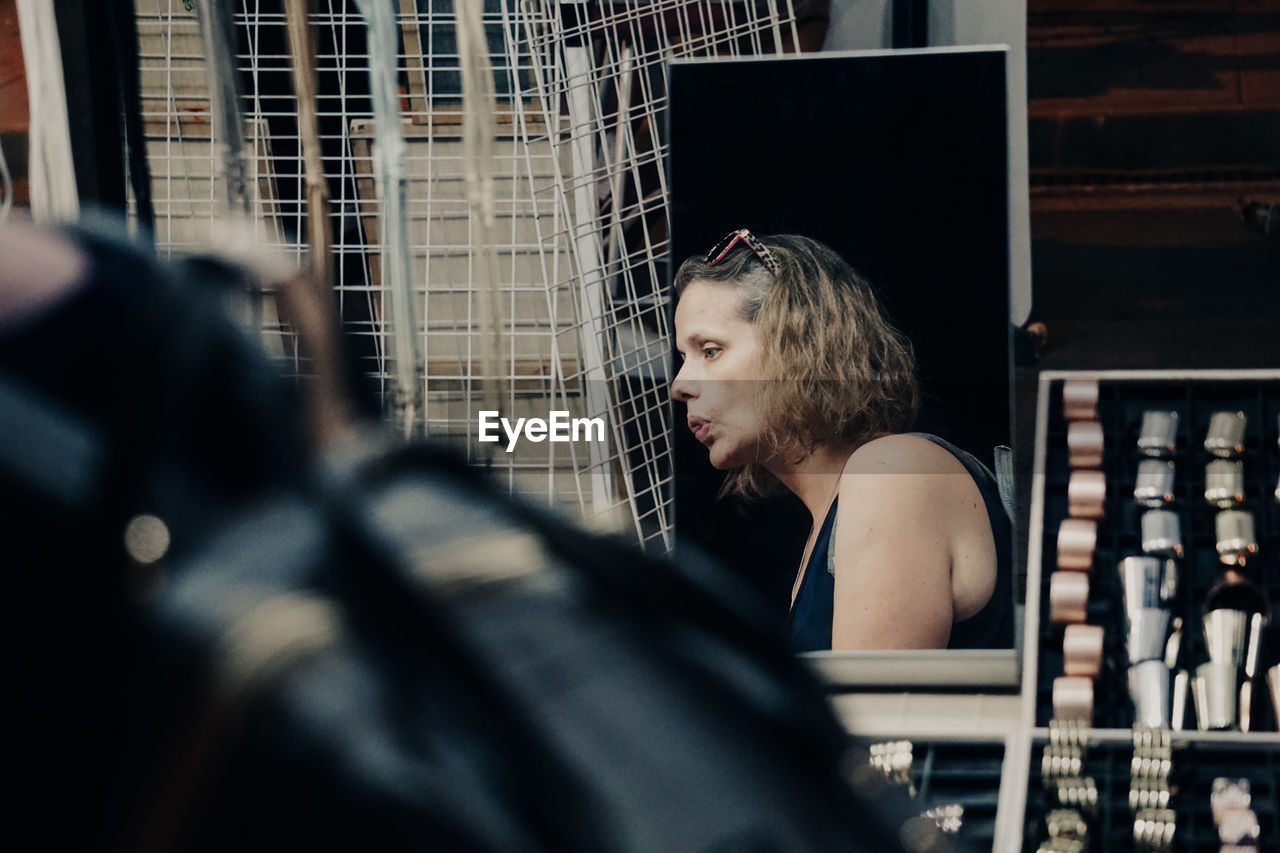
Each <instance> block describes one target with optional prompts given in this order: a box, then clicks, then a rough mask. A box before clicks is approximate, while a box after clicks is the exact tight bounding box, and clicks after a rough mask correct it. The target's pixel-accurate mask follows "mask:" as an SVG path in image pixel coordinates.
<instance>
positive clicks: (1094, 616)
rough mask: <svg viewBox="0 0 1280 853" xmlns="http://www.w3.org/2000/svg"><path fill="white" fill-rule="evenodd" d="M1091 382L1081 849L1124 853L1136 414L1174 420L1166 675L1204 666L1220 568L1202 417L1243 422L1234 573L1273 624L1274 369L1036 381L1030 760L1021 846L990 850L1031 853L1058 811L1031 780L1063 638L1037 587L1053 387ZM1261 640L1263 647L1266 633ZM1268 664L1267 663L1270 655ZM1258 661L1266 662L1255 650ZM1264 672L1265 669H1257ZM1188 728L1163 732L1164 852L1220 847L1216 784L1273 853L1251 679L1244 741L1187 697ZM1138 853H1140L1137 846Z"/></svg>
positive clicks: (1062, 441)
mask: <svg viewBox="0 0 1280 853" xmlns="http://www.w3.org/2000/svg"><path fill="white" fill-rule="evenodd" d="M1090 379H1096V380H1097V381H1098V387H1099V396H1098V412H1097V417H1098V420H1099V421H1100V423H1101V425H1102V428H1103V434H1104V453H1103V463H1102V471H1103V473H1104V475H1105V478H1106V486H1107V492H1106V500H1105V510H1104V515H1103V517H1102V518H1101V519H1099V520H1098V523H1097V530H1098V537H1097V544H1096V548H1095V552H1094V557H1093V566H1092V569H1091V570H1090V571H1089V602H1088V607H1087V614H1088V615H1087V620H1086V621H1087V622H1088V623H1089V624H1091V625H1099V626H1102V628H1103V629H1104V632H1105V634H1104V637H1105V639H1104V649H1103V661H1102V667H1101V671H1100V672H1099V673H1098V675H1097V676H1096V677H1095V678H1094V679H1093V715H1092V722H1091V724H1090V725H1089V726H1088V727H1086V731H1085V735H1086V741H1087V747H1086V749H1085V752H1084V759H1083V766H1082V768H1081V775H1082V776H1085V777H1090V778H1091V779H1092V780H1093V782H1094V783H1096V789H1097V805H1096V809H1093V810H1092V811H1091V810H1089V809H1087V808H1085V809H1083V812H1084V817H1085V818H1086V823H1087V825H1088V828H1089V841H1088V844H1087V846H1085V847H1084V849H1085V850H1089V851H1094V853H1107V851H1130V850H1134V849H1136V845H1135V840H1134V817H1135V815H1134V811H1133V809H1132V807H1131V804H1130V800H1129V796H1130V788H1131V786H1132V784H1133V779H1132V776H1131V773H1132V765H1131V761H1132V759H1133V756H1134V739H1133V730H1132V726H1133V724H1134V711H1133V706H1132V703H1131V701H1130V698H1129V692H1128V670H1127V668H1128V655H1127V653H1126V650H1125V631H1126V624H1125V623H1126V617H1125V612H1124V603H1123V596H1122V589H1121V583H1120V576H1119V571H1118V565H1119V563H1120V561H1121V560H1122V559H1123V558H1125V557H1129V556H1138V555H1141V554H1142V542H1141V530H1140V517H1141V514H1142V513H1143V512H1144V511H1145V510H1146V509H1147V508H1146V507H1143V506H1140V505H1139V504H1138V503H1137V502H1136V501H1135V499H1134V494H1133V492H1134V484H1135V481H1136V478H1137V468H1138V463H1139V462H1140V461H1141V460H1142V459H1143V458H1145V457H1144V456H1143V455H1142V454H1141V453H1140V451H1139V449H1138V444H1137V442H1138V436H1139V434H1140V431H1141V425H1142V419H1143V414H1144V412H1146V411H1147V410H1164V411H1172V412H1177V414H1178V428H1177V438H1176V449H1175V453H1174V456H1173V457H1172V460H1173V462H1174V464H1175V466H1176V470H1175V476H1174V495H1175V499H1174V501H1173V502H1172V503H1171V504H1170V505H1168V506H1167V507H1165V508H1166V509H1169V510H1172V511H1173V512H1175V513H1176V514H1177V515H1178V517H1179V520H1180V524H1181V533H1182V540H1183V544H1184V549H1185V550H1184V556H1183V558H1182V559H1181V560H1180V561H1179V569H1180V572H1179V574H1180V577H1179V585H1178V590H1177V593H1176V595H1175V596H1174V599H1173V600H1172V601H1171V602H1169V603H1168V607H1169V609H1170V611H1171V616H1172V617H1176V618H1180V619H1181V621H1182V632H1181V635H1182V643H1181V651H1180V653H1179V656H1178V666H1179V668H1182V667H1186V668H1188V669H1194V665H1195V664H1196V663H1199V662H1201V661H1203V660H1204V659H1205V658H1206V656H1207V655H1206V649H1205V640H1204V634H1203V627H1202V625H1203V623H1202V621H1201V616H1202V608H1203V604H1204V602H1205V599H1206V596H1207V595H1208V594H1209V591H1210V590H1211V589H1213V588H1214V586H1215V585H1216V584H1217V583H1218V582H1219V581H1220V580H1221V579H1222V577H1223V573H1224V571H1226V570H1227V569H1230V568H1232V567H1231V566H1229V565H1226V564H1224V563H1222V562H1221V561H1220V559H1219V557H1218V553H1217V549H1216V544H1217V534H1216V531H1215V518H1216V515H1217V513H1218V511H1219V510H1218V508H1216V507H1214V506H1212V505H1211V504H1209V503H1208V502H1207V501H1206V499H1205V496H1204V491H1205V466H1206V464H1207V463H1208V462H1209V461H1210V460H1211V459H1212V458H1214V457H1213V456H1212V455H1211V454H1210V453H1208V452H1207V451H1206V450H1205V448H1204V438H1205V435H1206V433H1207V432H1208V429H1209V421H1210V418H1211V417H1212V415H1213V414H1214V413H1215V412H1218V411H1240V412H1243V413H1244V415H1245V418H1246V434H1245V439H1244V449H1243V453H1242V454H1241V457H1240V458H1241V460H1242V461H1243V464H1244V492H1245V501H1244V505H1243V506H1242V507H1241V508H1242V509H1246V510H1248V511H1249V512H1251V513H1252V515H1253V519H1254V527H1255V530H1254V533H1255V540H1256V542H1257V544H1258V552H1257V554H1255V555H1253V556H1252V557H1251V558H1250V559H1249V560H1248V561H1247V565H1246V566H1245V567H1244V568H1243V569H1240V573H1241V574H1242V575H1243V576H1244V577H1245V578H1247V579H1248V580H1249V581H1250V582H1251V583H1252V584H1254V585H1256V587H1257V588H1258V589H1259V590H1260V591H1261V593H1262V595H1263V596H1264V597H1265V599H1266V602H1267V605H1268V606H1269V608H1270V611H1271V615H1272V625H1273V628H1272V630H1273V631H1274V626H1275V624H1276V623H1277V622H1280V504H1277V501H1276V488H1277V479H1278V478H1280V448H1278V447H1277V440H1278V439H1280V436H1278V435H1277V419H1278V418H1280V370H1276V371H1248V372H1246V371H1238V372H1233V371H1215V372H1213V373H1212V374H1209V373H1197V372H1184V373H1174V372H1171V371H1159V372H1155V371H1152V372H1129V373H1120V372H1103V373H1085V372H1080V373H1053V374H1048V375H1045V376H1042V377H1041V386H1040V393H1041V395H1042V399H1041V406H1040V413H1041V418H1042V420H1041V423H1040V424H1038V426H1037V441H1038V443H1039V447H1038V448H1037V453H1038V459H1037V466H1038V469H1037V473H1038V474H1042V476H1040V477H1037V480H1036V482H1035V484H1034V488H1035V489H1038V490H1040V491H1039V494H1038V495H1035V496H1033V507H1034V506H1035V505H1036V501H1037V500H1038V502H1039V512H1038V513H1037V512H1034V511H1033V518H1032V527H1031V530H1030V535H1031V537H1032V541H1033V542H1034V543H1035V547H1033V555H1034V552H1035V550H1036V549H1037V548H1038V550H1039V559H1038V560H1037V561H1036V563H1037V565H1036V566H1034V567H1032V568H1031V572H1030V575H1029V579H1028V580H1029V582H1030V586H1029V589H1030V595H1032V596H1036V597H1037V599H1038V601H1037V602H1036V603H1037V604H1038V609H1039V617H1038V619H1035V620H1034V621H1032V622H1029V624H1028V625H1027V634H1026V639H1027V643H1026V647H1025V648H1024V653H1025V654H1026V655H1030V656H1031V659H1032V660H1033V661H1034V667H1035V669H1034V675H1033V676H1031V677H1030V678H1029V683H1027V684H1024V696H1025V695H1026V693H1025V691H1033V693H1034V696H1033V697H1032V698H1033V700H1034V701H1033V702H1031V703H1030V706H1029V707H1028V714H1027V716H1026V717H1025V720H1026V722H1028V723H1030V724H1031V726H1032V728H1031V730H1030V749H1029V750H1028V753H1027V760H1028V773H1027V787H1026V791H1025V793H1026V810H1025V814H1024V818H1023V823H1022V834H1021V838H1020V839H1017V840H1016V841H1015V840H1014V839H1012V838H1011V837H1009V836H1005V837H1003V838H1001V839H998V843H997V849H1000V850H1015V849H1022V850H1027V851H1035V850H1037V849H1038V848H1039V846H1040V845H1041V843H1042V842H1044V841H1045V839H1046V838H1047V837H1048V832H1047V826H1046V820H1045V819H1046V816H1047V815H1048V814H1049V812H1050V811H1052V810H1054V809H1057V808H1060V807H1061V806H1060V805H1059V804H1058V803H1057V802H1056V798H1055V797H1054V796H1053V795H1052V794H1050V793H1049V792H1048V791H1047V790H1046V787H1045V785H1044V784H1043V782H1042V780H1041V759H1042V756H1043V754H1044V751H1045V749H1046V743H1047V741H1048V738H1049V732H1048V731H1047V729H1046V727H1048V726H1049V723H1050V720H1051V718H1052V717H1053V714H1054V711H1053V683H1054V679H1055V678H1057V677H1058V676H1061V675H1063V654H1062V636H1063V626H1061V625H1054V624H1052V623H1051V621H1050V618H1049V614H1050V609H1049V583H1050V577H1051V575H1052V574H1053V572H1054V570H1055V569H1056V568H1057V536H1058V529H1059V526H1060V524H1061V522H1062V521H1063V520H1064V519H1066V518H1068V517H1069V512H1068V493H1067V487H1068V482H1069V479H1070V475H1071V467H1070V464H1069V454H1068V447H1067V419H1066V418H1065V417H1064V413H1063V405H1062V386H1063V384H1064V382H1066V381H1071V380H1090ZM1272 636H1274V635H1272ZM1270 653H1271V654H1274V647H1273V648H1272V650H1271V652H1270ZM1264 654H1266V653H1265V652H1264ZM1264 662H1265V658H1264ZM1187 708H1188V710H1187V717H1186V726H1187V730H1183V731H1174V732H1172V735H1171V738H1172V747H1173V749H1172V760H1171V764H1170V767H1171V775H1170V776H1169V779H1168V782H1169V790H1170V793H1171V798H1170V801H1169V804H1168V805H1169V807H1170V808H1172V809H1173V810H1174V812H1175V813H1176V820H1175V824H1176V830H1175V834H1174V838H1173V844H1172V847H1171V848H1170V849H1172V850H1174V851H1186V852H1187V853H1191V851H1214V853H1217V851H1219V850H1220V849H1222V841H1221V839H1220V838H1219V835H1218V830H1217V827H1216V826H1215V824H1214V821H1213V817H1212V815H1211V811H1210V792H1211V789H1212V786H1213V783H1214V780H1215V779H1218V778H1226V779H1247V780H1248V781H1249V783H1250V787H1251V795H1252V803H1251V807H1252V809H1253V811H1254V812H1255V813H1256V815H1257V818H1258V826H1259V831H1260V834H1259V845H1260V846H1259V847H1258V849H1259V850H1276V851H1280V794H1278V792H1277V777H1278V776H1280V734H1278V733H1277V721H1276V718H1275V713H1274V711H1273V710H1272V708H1271V703H1270V700H1269V698H1268V696H1267V695H1266V688H1265V682H1264V681H1263V680H1262V678H1261V676H1260V677H1259V679H1258V689H1256V690H1255V693H1254V702H1253V706H1252V708H1253V720H1252V723H1253V725H1252V727H1251V731H1250V732H1248V733H1246V732H1240V731H1225V732H1202V731H1199V730H1198V729H1197V728H1196V719H1195V714H1194V711H1193V702H1192V700H1191V697H1190V696H1188V697H1187ZM1142 849H1146V848H1142Z"/></svg>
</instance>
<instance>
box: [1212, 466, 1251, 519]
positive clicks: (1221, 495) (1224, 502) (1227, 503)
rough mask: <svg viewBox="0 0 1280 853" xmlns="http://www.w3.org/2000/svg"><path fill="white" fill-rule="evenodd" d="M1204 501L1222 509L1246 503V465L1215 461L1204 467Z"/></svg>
mask: <svg viewBox="0 0 1280 853" xmlns="http://www.w3.org/2000/svg"><path fill="white" fill-rule="evenodd" d="M1204 499H1205V500H1206V501H1208V502H1209V503H1210V504H1212V505H1213V506H1216V507H1219V508H1221V509H1231V508H1232V507H1237V506H1239V505H1240V504H1242V503H1244V463H1243V462H1241V461H1240V460H1239V459H1215V460H1213V461H1212V462H1210V463H1209V464H1208V465H1206V466H1205V467H1204Z"/></svg>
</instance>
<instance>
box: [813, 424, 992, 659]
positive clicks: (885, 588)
mask: <svg viewBox="0 0 1280 853" xmlns="http://www.w3.org/2000/svg"><path fill="white" fill-rule="evenodd" d="M938 454H941V456H939V455H938ZM958 464H959V463H958V462H956V461H955V460H954V458H952V457H951V455H950V454H949V453H947V452H946V451H945V450H942V449H941V448H939V447H937V446H936V445H934V444H933V443H932V442H930V441H928V440H927V439H923V438H920V437H918V436H911V435H892V436H886V437H884V438H880V439H876V440H875V441H873V442H870V443H868V444H866V445H864V446H863V447H861V448H859V450H858V451H857V452H856V453H854V454H853V456H851V457H850V459H849V462H848V464H847V465H846V466H845V470H844V474H843V476H842V478H841V483H840V503H839V508H838V510H837V517H836V535H835V542H834V543H833V546H832V547H833V548H834V561H835V605H834V612H833V620H832V648H834V649H928V648H939V649H940V648H945V647H946V645H947V639H948V637H949V636H950V633H951V623H952V620H953V618H954V613H953V611H954V603H953V602H954V596H953V589H952V578H951V575H952V562H953V552H954V542H955V530H956V525H955V513H954V509H955V506H956V503H955V502H956V500H957V499H959V500H965V499H966V498H967V497H968V494H967V492H966V491H965V487H966V485H967V483H966V481H967V479H968V474H967V473H966V472H964V469H963V467H960V473H958V474H957V473H956V472H955V469H954V468H953V467H952V466H953V465H956V466H958Z"/></svg>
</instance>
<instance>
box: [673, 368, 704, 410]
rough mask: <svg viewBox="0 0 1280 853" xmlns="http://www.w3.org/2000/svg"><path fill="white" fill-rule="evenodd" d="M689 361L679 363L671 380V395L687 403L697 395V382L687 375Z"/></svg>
mask: <svg viewBox="0 0 1280 853" xmlns="http://www.w3.org/2000/svg"><path fill="white" fill-rule="evenodd" d="M688 368H689V362H687V361H686V362H684V363H682V364H681V365H680V369H679V370H678V371H676V376H675V378H674V379H672V380H671V396H672V398H674V399H675V400H677V401H679V402H681V403H687V402H689V401H690V400H692V399H693V398H694V397H697V396H698V393H697V384H696V383H695V382H694V381H693V380H691V379H690V378H689V376H688Z"/></svg>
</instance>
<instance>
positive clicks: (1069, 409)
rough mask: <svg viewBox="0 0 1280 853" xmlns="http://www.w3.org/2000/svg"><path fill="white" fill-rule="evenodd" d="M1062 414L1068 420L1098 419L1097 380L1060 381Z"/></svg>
mask: <svg viewBox="0 0 1280 853" xmlns="http://www.w3.org/2000/svg"><path fill="white" fill-rule="evenodd" d="M1062 416H1063V417H1064V418H1066V419H1067V420H1069V421H1095V420H1097V419H1098V380H1096V379H1068V380H1067V381H1065V382H1063V383H1062Z"/></svg>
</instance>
